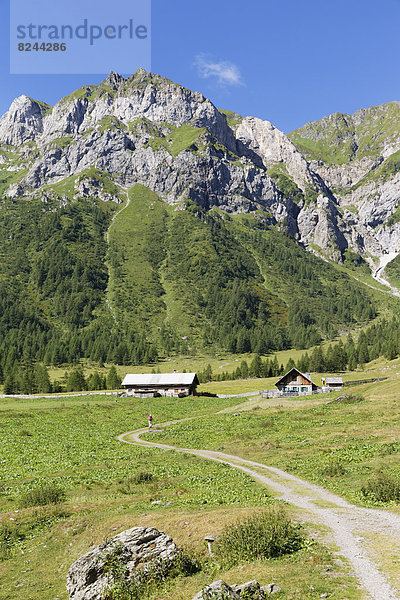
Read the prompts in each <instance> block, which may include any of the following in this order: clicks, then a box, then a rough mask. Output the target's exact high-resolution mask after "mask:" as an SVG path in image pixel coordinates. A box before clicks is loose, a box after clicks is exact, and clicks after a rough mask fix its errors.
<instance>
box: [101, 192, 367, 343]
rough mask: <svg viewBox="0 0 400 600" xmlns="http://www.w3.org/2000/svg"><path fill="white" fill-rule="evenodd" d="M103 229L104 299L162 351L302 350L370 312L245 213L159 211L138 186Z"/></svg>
mask: <svg viewBox="0 0 400 600" xmlns="http://www.w3.org/2000/svg"><path fill="white" fill-rule="evenodd" d="M129 197H130V204H129V205H128V206H127V207H126V208H125V209H124V210H122V211H121V212H120V213H119V214H118V215H117V217H116V218H115V220H114V222H113V224H112V226H111V229H110V252H109V255H110V260H109V265H110V273H111V278H110V285H109V298H110V302H111V306H112V308H113V310H114V312H115V315H116V317H117V319H118V320H120V321H121V322H125V321H129V322H130V324H131V325H132V326H134V327H135V328H136V329H139V328H142V329H143V327H144V326H145V325H147V330H148V331H151V335H152V336H153V339H155V340H157V343H158V344H159V345H161V348H162V350H163V351H165V352H166V353H167V354H169V353H171V352H172V351H179V350H183V351H192V353H193V352H198V351H199V349H200V348H203V347H206V348H207V347H209V346H213V345H214V346H219V347H221V348H223V349H226V350H230V351H231V352H239V353H240V352H246V351H256V352H261V353H263V352H266V351H268V350H271V349H275V350H281V349H284V348H289V347H290V346H293V345H294V346H296V347H300V348H302V347H308V346H310V345H312V344H315V343H318V342H319V341H320V340H321V339H322V338H323V337H328V338H329V337H333V336H335V335H336V334H337V332H338V331H339V330H341V329H343V328H346V327H347V328H349V327H350V328H351V327H352V326H354V325H355V324H357V323H363V322H367V321H368V320H370V319H372V318H373V317H374V316H375V314H376V308H375V303H374V301H373V300H372V299H370V298H369V292H367V293H366V292H365V289H364V288H363V287H362V286H361V285H360V284H358V283H357V282H354V281H353V280H352V279H351V277H349V276H347V275H346V274H345V273H343V272H338V271H337V270H335V268H334V267H333V266H331V265H329V264H327V263H326V262H324V261H322V260H321V259H318V258H316V257H314V256H312V255H310V254H309V253H307V252H306V251H305V250H303V249H301V248H300V247H299V246H298V245H297V244H296V243H295V242H294V240H292V239H291V238H289V237H287V236H286V235H284V234H283V233H280V232H279V231H277V230H275V229H274V228H268V227H264V226H263V225H262V223H260V222H259V221H258V220H256V219H255V218H254V216H253V215H249V216H243V215H242V216H240V215H239V216H232V217H230V216H228V215H226V214H225V213H222V212H220V211H217V210H213V211H210V212H205V211H203V210H201V209H200V208H199V207H197V206H195V205H192V204H189V205H188V206H187V207H186V209H185V210H182V209H181V208H182V207H178V209H176V208H172V207H167V206H166V205H165V203H163V202H162V201H161V200H160V199H159V198H157V196H156V195H155V194H153V193H152V192H150V191H149V190H146V188H144V187H143V186H134V188H132V189H131V191H130V193H129Z"/></svg>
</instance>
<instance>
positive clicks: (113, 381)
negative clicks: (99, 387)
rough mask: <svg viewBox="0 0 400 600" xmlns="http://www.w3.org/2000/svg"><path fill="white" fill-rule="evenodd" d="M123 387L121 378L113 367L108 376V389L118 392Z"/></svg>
mask: <svg viewBox="0 0 400 600" xmlns="http://www.w3.org/2000/svg"><path fill="white" fill-rule="evenodd" d="M120 386H121V378H120V377H119V375H118V373H117V369H116V368H115V366H114V365H113V366H112V367H111V369H110V370H109V372H108V375H107V389H109V390H117V389H118V388H119V387H120Z"/></svg>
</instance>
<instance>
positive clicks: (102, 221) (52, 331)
mask: <svg viewBox="0 0 400 600" xmlns="http://www.w3.org/2000/svg"><path fill="white" fill-rule="evenodd" d="M321 127H322V126H321ZM324 128H325V129H326V125H325V124H324V125H323V127H322V130H325V129H324ZM311 130H312V128H311V129H310V131H311ZM301 135H302V136H303V137H302V139H307V135H311V134H310V133H309V132H308V130H307V131H304V132H302V133H301ZM312 135H314V134H312ZM321 135H322V134H321ZM295 137H296V136H294V137H293V140H294V141H295V142H296V139H295ZM392 141H393V140H392ZM392 141H391V142H390V143H392ZM296 143H297V144H298V140H297V142H296ZM0 145H1V147H0V186H1V187H0V192H1V210H0V229H1V233H2V235H1V238H0V256H1V257H2V261H1V263H0V282H1V283H2V292H1V296H0V297H1V303H2V306H1V308H2V309H3V310H2V313H1V317H0V333H1V335H2V338H1V339H2V341H1V346H0V351H1V353H2V354H1V356H2V364H3V367H6V366H7V368H9V367H10V365H12V364H13V361H15V359H19V360H21V359H22V360H24V361H29V360H32V359H39V360H45V361H46V362H53V363H57V364H59V363H63V362H72V361H74V360H77V359H79V358H80V357H83V356H84V357H89V358H91V359H92V360H95V361H106V360H108V361H113V362H124V363H127V364H129V363H130V362H139V363H140V362H143V361H145V362H146V361H149V360H154V359H155V358H156V356H157V353H160V352H161V353H163V354H169V353H171V352H175V351H190V352H196V351H197V350H198V349H202V348H207V347H219V348H225V349H228V350H230V351H232V352H243V351H244V352H245V351H250V350H251V351H257V352H268V351H269V350H271V349H280V348H287V347H290V346H291V345H295V346H297V347H308V346H309V345H311V344H314V343H317V342H318V341H319V340H320V339H321V337H332V336H334V335H335V334H336V333H337V332H338V331H343V330H346V329H348V328H349V327H352V326H354V325H355V324H357V323H363V322H366V321H368V320H369V319H371V318H373V317H374V316H375V314H376V313H377V304H376V301H375V299H374V298H373V297H372V296H370V293H369V291H368V290H366V288H365V287H363V286H362V285H361V284H359V283H358V282H357V281H354V280H353V279H352V278H351V277H349V276H347V275H346V274H344V273H343V272H339V271H338V270H337V269H336V268H335V267H334V265H331V264H329V263H327V262H326V261H323V260H321V259H320V258H316V257H314V256H312V255H311V254H310V253H309V252H307V250H306V248H307V249H308V250H313V251H315V252H317V253H319V254H322V255H324V256H328V257H331V258H334V259H336V260H337V261H342V260H344V259H346V260H347V258H346V257H348V256H349V255H348V250H349V248H353V251H354V250H355V251H358V252H359V253H363V252H365V249H366V245H365V247H364V248H361V247H360V244H358V245H357V244H356V243H355V242H354V240H356V241H357V239H358V238H357V236H360V235H361V234H360V232H362V227H361V226H360V223H359V222H357V223H356V226H355V227H354V228H353V229H352V227H351V225H350V224H349V223H350V221H349V220H348V219H347V220H346V219H345V218H344V214H343V209H342V206H341V196H339V195H338V194H337V192H336V190H335V188H334V186H333V185H331V182H330V180H329V178H324V168H325V170H326V169H327V168H330V169H334V168H336V169H338V168H344V167H343V165H334V164H333V163H329V165H328V166H327V165H323V164H322V163H320V161H319V162H316V161H309V160H307V159H309V158H310V156H308V155H307V156H303V154H302V153H301V152H300V151H299V148H296V145H295V143H293V142H292V141H291V140H290V139H289V138H288V137H287V136H285V135H284V134H283V133H282V132H280V131H279V130H277V129H276V128H275V127H274V126H273V125H272V124H271V123H269V122H267V121H260V120H259V119H255V118H252V117H246V118H242V117H240V116H239V115H236V114H231V113H229V112H228V111H219V110H217V109H216V108H215V107H214V106H213V104H212V103H211V102H210V101H209V100H208V99H206V98H205V97H204V96H202V95H201V94H199V93H198V92H191V91H190V90H187V89H186V88H183V87H182V86H179V85H177V84H175V83H173V82H171V81H169V80H167V79H165V78H162V77H160V76H158V75H154V74H151V73H146V72H145V71H143V70H139V71H137V72H136V73H135V74H134V75H133V76H132V77H130V78H128V79H124V78H123V77H121V76H119V75H117V74H115V73H111V74H110V75H109V76H108V77H107V79H106V80H105V81H103V82H102V83H101V84H99V85H98V86H84V87H83V88H80V89H79V90H77V91H76V92H73V93H72V94H70V95H69V96H67V97H65V98H62V99H61V100H60V101H59V102H58V103H57V104H56V105H55V106H54V107H49V106H47V105H46V104H44V103H41V102H36V101H34V100H32V99H30V98H28V97H26V96H22V97H20V98H18V99H17V100H15V101H14V102H13V104H12V106H11V108H10V110H9V111H8V113H6V114H5V115H4V116H3V117H2V118H1V119H0ZM362 160H365V157H363V158H362ZM374 160H376V158H375V159H374ZM386 161H388V162H385V161H382V164H381V165H380V166H379V169H380V171H378V170H377V169H376V170H375V173H376V174H378V175H379V182H380V185H381V183H382V181H383V179H385V178H386V179H385V182H386V184H388V185H393V174H394V173H396V172H397V171H396V169H397V166H396V165H397V163H396V161H395V160H394V159H393V157H389V158H387V159H386ZM348 166H349V165H347V164H346V165H345V167H346V168H348ZM351 168H352V167H351ZM332 172H333V171H332ZM367 176H369V177H372V175H368V174H367V175H366V177H367ZM369 184H370V183H368V185H369ZM343 194H344V192H343ZM393 218H395V217H393ZM375 241H376V240H375ZM353 242H354V243H353ZM358 258H359V259H360V257H358ZM355 260H356V259H355ZM357 260H358V259H357ZM357 260H356V262H357ZM360 260H361V259H360Z"/></svg>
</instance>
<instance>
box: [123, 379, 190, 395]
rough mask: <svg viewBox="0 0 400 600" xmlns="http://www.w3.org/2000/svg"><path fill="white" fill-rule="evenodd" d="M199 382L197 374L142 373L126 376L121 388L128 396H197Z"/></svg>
mask: <svg viewBox="0 0 400 600" xmlns="http://www.w3.org/2000/svg"><path fill="white" fill-rule="evenodd" d="M198 385H199V380H198V378H197V375H196V373H156V374H153V373H140V374H135V375H133V374H132V375H130V374H128V375H126V376H125V378H124V380H123V382H122V384H121V386H122V387H123V388H125V393H126V395H127V396H136V397H138V398H148V397H150V398H151V397H154V396H175V397H183V396H195V395H196V388H197V386H198Z"/></svg>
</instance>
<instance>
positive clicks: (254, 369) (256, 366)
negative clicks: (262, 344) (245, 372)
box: [249, 354, 263, 377]
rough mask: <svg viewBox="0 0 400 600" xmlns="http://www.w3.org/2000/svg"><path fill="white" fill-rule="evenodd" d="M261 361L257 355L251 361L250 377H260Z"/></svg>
mask: <svg viewBox="0 0 400 600" xmlns="http://www.w3.org/2000/svg"><path fill="white" fill-rule="evenodd" d="M262 367H263V364H262V360H261V356H260V355H259V354H256V355H255V357H254V358H253V360H252V361H251V365H250V369H249V374H250V377H261V375H262Z"/></svg>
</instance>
